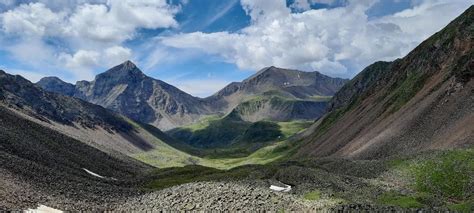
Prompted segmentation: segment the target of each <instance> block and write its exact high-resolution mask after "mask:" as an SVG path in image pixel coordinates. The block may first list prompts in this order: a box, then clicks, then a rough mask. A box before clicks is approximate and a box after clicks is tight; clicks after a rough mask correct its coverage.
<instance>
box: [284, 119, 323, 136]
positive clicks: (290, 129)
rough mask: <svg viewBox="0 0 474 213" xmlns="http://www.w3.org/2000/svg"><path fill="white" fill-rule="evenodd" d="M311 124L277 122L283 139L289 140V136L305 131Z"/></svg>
mask: <svg viewBox="0 0 474 213" xmlns="http://www.w3.org/2000/svg"><path fill="white" fill-rule="evenodd" d="M313 123H314V122H312V121H290V122H278V125H279V126H280V131H281V133H282V134H283V135H284V136H285V138H289V137H290V136H292V135H294V134H296V133H299V132H301V131H303V130H305V129H307V128H308V127H310V126H311V125H312V124H313Z"/></svg>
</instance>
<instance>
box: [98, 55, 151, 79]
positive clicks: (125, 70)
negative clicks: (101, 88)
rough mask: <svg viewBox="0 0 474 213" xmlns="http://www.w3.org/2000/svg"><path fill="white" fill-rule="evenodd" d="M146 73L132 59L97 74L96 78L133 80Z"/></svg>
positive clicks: (141, 77)
mask: <svg viewBox="0 0 474 213" xmlns="http://www.w3.org/2000/svg"><path fill="white" fill-rule="evenodd" d="M145 77H146V76H145V74H144V73H143V72H142V71H141V70H140V69H139V68H138V67H137V66H136V65H135V64H134V63H133V62H132V61H130V60H127V61H125V62H123V63H122V64H119V65H117V66H115V67H113V68H111V69H109V70H107V71H106V72H104V73H102V74H99V75H97V76H96V80H98V79H101V78H107V79H110V80H133V79H143V78H145Z"/></svg>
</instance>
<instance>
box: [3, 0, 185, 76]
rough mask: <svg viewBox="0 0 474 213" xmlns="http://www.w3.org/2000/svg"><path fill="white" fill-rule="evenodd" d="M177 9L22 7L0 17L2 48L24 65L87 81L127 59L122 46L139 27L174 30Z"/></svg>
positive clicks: (143, 0)
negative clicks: (67, 73) (64, 72)
mask: <svg viewBox="0 0 474 213" xmlns="http://www.w3.org/2000/svg"><path fill="white" fill-rule="evenodd" d="M3 2H6V1H5V0H2V3H3ZM6 3H8V2H6ZM179 9H180V7H179V6H172V5H169V4H168V3H167V1H166V0H64V1H54V0H38V1H37V2H36V3H24V4H20V5H17V6H15V7H13V8H11V9H10V10H8V11H5V12H3V13H0V27H1V29H2V34H1V35H2V36H3V37H2V38H1V40H2V41H1V43H2V44H4V45H2V46H1V47H0V48H1V49H3V50H6V51H8V52H10V53H11V54H12V56H13V58H14V59H15V60H17V61H19V62H20V63H23V64H26V65H28V66H32V67H35V68H38V69H44V67H43V66H42V65H44V64H48V65H49V67H48V68H54V69H56V70H58V69H59V70H61V69H63V70H64V69H67V70H68V71H70V73H72V74H73V76H75V77H76V78H78V79H81V78H87V79H89V78H90V77H91V76H92V70H93V69H94V68H98V67H104V66H111V65H115V64H117V63H120V62H122V61H121V60H126V59H130V58H131V57H132V51H131V50H130V49H128V48H125V47H123V44H124V43H125V42H126V41H127V40H131V39H134V38H135V36H136V34H137V31H138V30H139V29H158V28H172V27H177V26H178V23H177V21H176V20H175V19H174V16H175V15H176V13H177V12H179ZM51 41H53V42H51ZM40 71H41V70H40Z"/></svg>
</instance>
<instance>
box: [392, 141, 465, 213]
mask: <svg viewBox="0 0 474 213" xmlns="http://www.w3.org/2000/svg"><path fill="white" fill-rule="evenodd" d="M388 166H389V167H390V168H391V169H394V170H397V171H398V172H399V173H400V174H402V176H404V178H406V179H407V180H410V182H409V183H407V184H408V186H407V187H409V188H410V190H412V191H414V192H413V193H412V194H410V195H406V196H401V195H399V194H393V193H392V194H389V195H393V196H392V197H390V196H385V198H386V199H385V201H387V202H388V201H390V202H392V204H395V203H396V202H399V203H400V202H401V203H403V202H406V203H410V202H411V201H413V199H415V200H416V201H417V202H418V203H420V204H424V205H425V206H433V205H437V206H438V205H444V206H446V207H448V208H450V209H453V210H455V209H458V210H459V211H461V210H462V211H464V212H466V211H465V209H469V208H472V204H473V199H474V193H473V192H472V191H471V190H472V189H473V188H474V186H473V184H474V149H472V148H471V149H458V150H445V151H437V152H434V153H429V154H428V153H426V154H421V155H420V156H417V157H415V158H411V159H395V160H391V161H388ZM410 199H411V200H410Z"/></svg>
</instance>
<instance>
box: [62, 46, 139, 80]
mask: <svg viewBox="0 0 474 213" xmlns="http://www.w3.org/2000/svg"><path fill="white" fill-rule="evenodd" d="M131 57H132V52H131V50H130V49H128V48H124V47H121V46H113V47H110V48H107V49H105V50H103V51H95V50H79V51H77V52H75V53H74V54H72V55H71V54H67V53H61V54H60V55H59V57H58V60H59V61H61V62H63V63H64V64H65V66H66V68H68V69H69V70H71V71H72V72H73V74H74V75H75V77H76V78H77V79H85V80H91V79H92V78H93V77H94V75H93V72H92V71H93V69H94V68H95V67H98V66H101V67H110V66H115V65H117V64H120V63H122V62H124V61H126V60H129V59H130V58H131Z"/></svg>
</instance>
